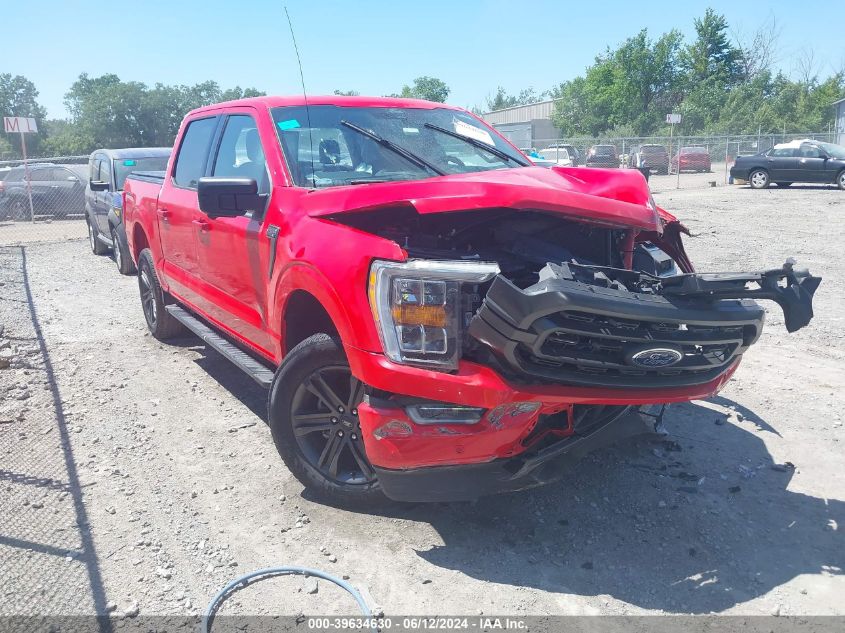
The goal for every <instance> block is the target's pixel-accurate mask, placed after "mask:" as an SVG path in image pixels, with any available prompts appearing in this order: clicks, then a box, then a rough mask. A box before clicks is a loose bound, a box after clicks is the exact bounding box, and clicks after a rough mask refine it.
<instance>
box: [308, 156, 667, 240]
mask: <svg viewBox="0 0 845 633" xmlns="http://www.w3.org/2000/svg"><path fill="white" fill-rule="evenodd" d="M301 204H302V205H303V207H304V210H305V212H306V213H307V214H308V215H311V216H316V217H319V216H326V215H336V214H338V213H347V212H348V213H354V212H360V211H371V210H374V209H379V208H385V207H397V206H407V207H412V208H414V209H415V210H416V211H417V212H418V213H421V214H427V213H448V212H450V211H469V210H476V209H485V208H490V209H496V208H509V209H518V210H520V209H523V210H535V211H536V210H541V211H549V212H553V213H559V214H560V215H562V216H567V217H570V218H573V219H576V220H581V221H586V222H595V223H597V224H603V225H611V226H619V227H630V228H635V229H640V230H645V231H655V232H657V233H661V232H662V228H663V222H662V221H661V216H662V217H663V220H665V221H671V220H674V218H673V217H672V216H671V215H669V214H663V213H662V212H661V211H660V210H658V209H657V208H656V207H655V206H654V202H653V200H652V197H651V192H650V191H649V188H648V184H647V183H646V181H645V179H644V178H643V176H642V174H640V172H638V171H636V170H632V169H593V168H579V167H553V168H551V169H548V168H545V167H523V168H514V169H497V170H490V171H482V172H475V173H470V174H455V175H449V176H440V177H436V178H428V179H425V180H414V181H402V182H389V183H373V184H368V185H354V186H345V187H328V188H325V189H319V190H315V191H311V192H309V193H308V194H307V195H305V196H303V199H302V200H301Z"/></svg>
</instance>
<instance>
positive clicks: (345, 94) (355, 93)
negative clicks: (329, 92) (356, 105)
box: [334, 90, 361, 97]
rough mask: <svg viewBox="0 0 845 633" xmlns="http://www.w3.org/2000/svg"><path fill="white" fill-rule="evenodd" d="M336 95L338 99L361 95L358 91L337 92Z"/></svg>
mask: <svg viewBox="0 0 845 633" xmlns="http://www.w3.org/2000/svg"><path fill="white" fill-rule="evenodd" d="M334 94H336V95H337V96H338V97H357V96H358V95H360V94H361V93H360V92H358V91H357V90H335V91H334Z"/></svg>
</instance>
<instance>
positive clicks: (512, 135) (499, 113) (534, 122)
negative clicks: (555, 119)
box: [481, 99, 560, 149]
mask: <svg viewBox="0 0 845 633" xmlns="http://www.w3.org/2000/svg"><path fill="white" fill-rule="evenodd" d="M554 104H555V102H554V100H552V99H550V100H549V101H539V102H537V103H530V104H528V105H524V106H514V107H513V108H505V109H504V110H494V111H493V112H488V113H486V114H482V115H481V118H483V119H484V120H485V121H487V123H489V124H490V125H492V126H493V127H494V128H496V129H497V130H498V131H499V132H501V134H502V135H503V136H505V137H506V138H507V139H508V140H510V142H511V143H513V144H514V145H516V146H517V147H532V146H533V147H536V148H538V149H543V148H544V147H545V146H546V145H548V143H550V142H551V141H552V140H554V139H556V138H559V137H560V131H559V130H558V129H557V128H555V126H554V125H553V124H552V113H553V112H554V109H555V107H554ZM544 140H545V141H546V143H543V141H544Z"/></svg>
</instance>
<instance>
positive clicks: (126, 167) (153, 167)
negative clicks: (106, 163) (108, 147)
mask: <svg viewBox="0 0 845 633" xmlns="http://www.w3.org/2000/svg"><path fill="white" fill-rule="evenodd" d="M167 158H168V157H167V156H144V157H141V158H115V159H114V175H115V182H116V184H117V189H118V191H122V190H123V183H124V181H125V180H126V177H127V176H128V175H129V174H131V173H132V172H133V171H164V170H165V169H167Z"/></svg>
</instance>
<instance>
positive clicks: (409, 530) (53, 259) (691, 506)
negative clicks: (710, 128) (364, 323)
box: [0, 183, 845, 616]
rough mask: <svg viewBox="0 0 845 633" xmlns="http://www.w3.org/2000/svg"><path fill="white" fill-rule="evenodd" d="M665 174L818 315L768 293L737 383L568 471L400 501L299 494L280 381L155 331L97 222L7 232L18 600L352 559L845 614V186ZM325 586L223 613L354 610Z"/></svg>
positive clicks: (543, 608)
mask: <svg viewBox="0 0 845 633" xmlns="http://www.w3.org/2000/svg"><path fill="white" fill-rule="evenodd" d="M655 191H656V198H657V199H658V203H660V204H661V205H663V206H665V207H666V208H668V209H669V210H671V211H673V212H675V213H677V214H678V215H679V216H680V217H681V218H682V219H683V220H684V221H685V222H686V224H687V225H688V226H689V228H690V229H691V230H692V231H693V233H694V234H695V237H694V238H693V239H688V240H687V244H688V249H689V251H690V254H691V255H692V257H693V259H694V261H696V263H697V265H698V267H699V269H700V270H730V269H735V270H743V269H759V268H766V267H772V266H779V265H780V264H781V263H782V262H783V261H784V259H785V258H786V257H787V256H790V255H793V256H796V257H797V258H798V259H799V261H800V263H801V264H804V265H808V266H809V267H810V269H811V270H812V271H813V272H814V273H816V274H821V275H822V276H823V277H824V278H825V279H824V282H823V284H822V286H821V288H820V290H819V293H818V295H817V301H816V313H817V317H816V318H815V320H814V321H813V323H812V325H811V326H810V327H809V328H806V329H804V330H802V331H800V332H799V333H797V334H793V335H788V334H787V333H786V331H785V330H784V328H783V323H782V321H783V319H782V317H781V316H780V312H779V310H773V311H771V312H770V313H769V319H768V323H767V328H766V330H765V333H764V335H763V337H762V339H761V340H760V342H759V343H758V344H757V345H756V346H755V347H754V348H753V349H752V350H751V351H750V352H749V353H748V354H747V357H746V359H745V361H744V363H743V365H742V367H741V368H740V369H739V371H738V372H737V374H736V377H735V378H734V380H733V381H732V382H731V383H730V384H729V385H728V387H727V388H726V390H725V391H724V392H723V393H722V394H721V395H720V396H718V397H715V398H712V399H710V400H708V401H701V402H694V403H690V404H683V405H677V406H673V407H672V408H671V409H670V411H669V414H668V415H667V426H668V429H669V432H670V435H669V436H668V437H658V436H649V437H643V438H640V439H637V440H635V441H630V442H628V443H626V444H625V445H623V446H617V447H614V448H611V449H607V450H604V451H601V452H599V453H596V454H594V455H592V456H591V457H589V458H588V459H587V460H586V461H584V462H582V463H581V464H580V465H579V466H578V467H577V469H576V470H575V471H574V472H573V474H572V476H571V478H569V479H568V480H566V481H565V482H563V483H561V484H560V485H557V486H554V487H547V488H544V489H540V490H535V491H531V492H527V493H521V494H515V495H509V496H502V497H494V498H488V499H482V500H480V501H479V502H477V503H461V504H449V505H447V504H437V505H416V506H398V505H397V506H396V507H394V508H393V509H392V510H390V511H386V512H385V513H383V514H379V515H372V514H363V513H361V514H357V513H354V512H348V511H343V510H338V509H335V508H332V507H328V506H325V505H320V504H318V503H315V502H313V501H312V500H311V499H309V498H308V497H307V495H303V494H302V488H301V486H300V485H299V484H298V483H297V482H296V480H295V479H294V478H293V477H292V476H291V475H290V473H289V472H288V471H287V470H286V469H285V467H284V465H283V464H282V463H281V461H280V460H279V459H278V457H277V455H276V452H275V449H274V447H273V443H272V440H271V438H270V433H269V430H268V428H267V427H266V425H265V423H264V420H265V415H264V407H265V404H264V403H265V394H264V393H263V392H262V391H261V390H260V389H259V388H258V387H256V386H255V385H254V384H253V383H252V382H251V381H250V380H249V379H248V378H246V377H245V376H242V375H241V374H240V373H239V372H238V371H237V370H236V369H234V368H233V367H232V366H230V365H229V364H228V363H227V362H226V361H225V360H223V359H221V358H220V357H219V356H217V355H216V354H215V353H214V352H212V351H210V350H206V349H205V348H204V347H203V346H202V345H201V344H199V342H198V341H197V340H196V339H192V338H187V339H185V340H183V341H180V342H178V343H177V344H176V345H163V344H161V343H159V342H157V341H156V340H154V339H153V338H151V337H150V336H149V335H148V333H147V331H146V328H145V327H144V321H143V317H142V314H141V309H140V305H139V301H138V297H137V288H136V284H135V280H134V279H132V278H127V277H121V276H120V275H118V274H117V272H116V270H115V268H114V264H113V263H112V262H111V261H110V260H108V259H107V258H104V257H100V258H98V257H95V256H93V255H92V254H91V253H90V251H89V250H88V247H87V244H86V242H85V241H82V240H75V241H63V242H57V243H31V244H30V245H28V246H26V247H25V248H19V247H6V248H2V249H0V330H3V331H2V332H0V526H2V527H0V615H9V614H69V613H93V612H95V611H97V612H100V613H104V612H114V613H116V614H125V615H128V616H134V615H135V614H137V613H138V612H140V613H141V614H174V615H176V614H195V613H197V612H199V611H201V609H202V608H203V607H204V605H205V604H206V603H207V601H208V600H209V599H210V598H211V597H212V596H213V595H214V593H215V592H216V590H217V589H218V588H219V587H221V586H222V585H223V584H224V583H225V582H226V581H228V580H229V579H231V578H232V577H234V576H235V575H238V574H240V573H244V572H246V571H249V570H253V569H257V568H260V567H265V566H270V565H279V564H296V565H306V566H314V567H318V568H322V569H324V570H326V571H328V572H330V573H334V574H336V575H348V576H349V577H351V581H352V582H353V584H355V585H357V586H359V587H365V588H367V589H368V591H369V594H370V596H371V597H372V600H373V601H374V602H375V603H377V604H378V605H381V606H383V608H384V610H385V612H386V613H388V614H402V613H406V614H407V613H416V614H437V613H440V614H443V613H454V614H470V615H472V614H477V613H480V612H484V613H499V614H514V615H524V614H643V613H688V614H703V613H711V612H716V613H731V614H743V615H753V614H782V615H805V614H843V613H845V608H843V602H842V600H841V598H842V596H843V595H845V578H843V576H842V568H843V566H845V543H843V535H842V529H841V528H842V526H843V525H845V512H843V498H845V468H843V466H845V458H843V455H842V444H841V440H842V438H843V428H842V416H843V413H842V404H843V396H842V393H843V388H845V372H843V360H845V338H843V336H845V335H843V331H845V328H843V326H844V325H845V323H843V320H845V302H843V295H845V287H844V286H845V281H843V280H845V265H843V259H842V258H841V257H840V252H839V251H840V249H841V247H842V246H843V245H845V234H843V233H845V221H843V216H844V215H845V194H843V193H842V192H839V191H835V190H832V189H826V188H811V187H803V188H802V187H794V188H792V189H790V190H787V191H779V190H772V191H751V190H749V189H747V188H740V187H730V188H728V187H719V188H715V189H698V190H683V189H682V190H680V191H676V190H673V189H671V188H669V187H665V188H664V187H662V186H660V185H659V184H658V183H655ZM63 235H64V234H63ZM787 462H789V463H791V464H794V468H792V467H791V466H790V465H786V466H784V464H786V463H787ZM315 582H316V581H314V580H313V579H311V580H309V579H302V578H287V579H276V580H272V581H268V582H264V583H259V584H257V585H253V586H251V587H250V588H248V589H246V590H244V591H242V592H240V593H238V594H236V595H235V596H234V597H233V598H232V599H231V600H230V601H229V602H228V603H227V604H226V606H225V607H224V610H223V611H224V612H228V613H255V614H262V613H281V614H296V613H299V612H305V613H353V612H355V608H354V605H353V604H352V602H351V601H350V600H349V598H348V597H346V596H345V595H344V594H342V592H340V590H337V589H335V588H333V587H330V586H328V585H327V584H326V583H324V582H319V583H316V584H315ZM315 590H316V593H314V592H315ZM837 595H838V596H840V598H838V599H837V598H836V596H837Z"/></svg>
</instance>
